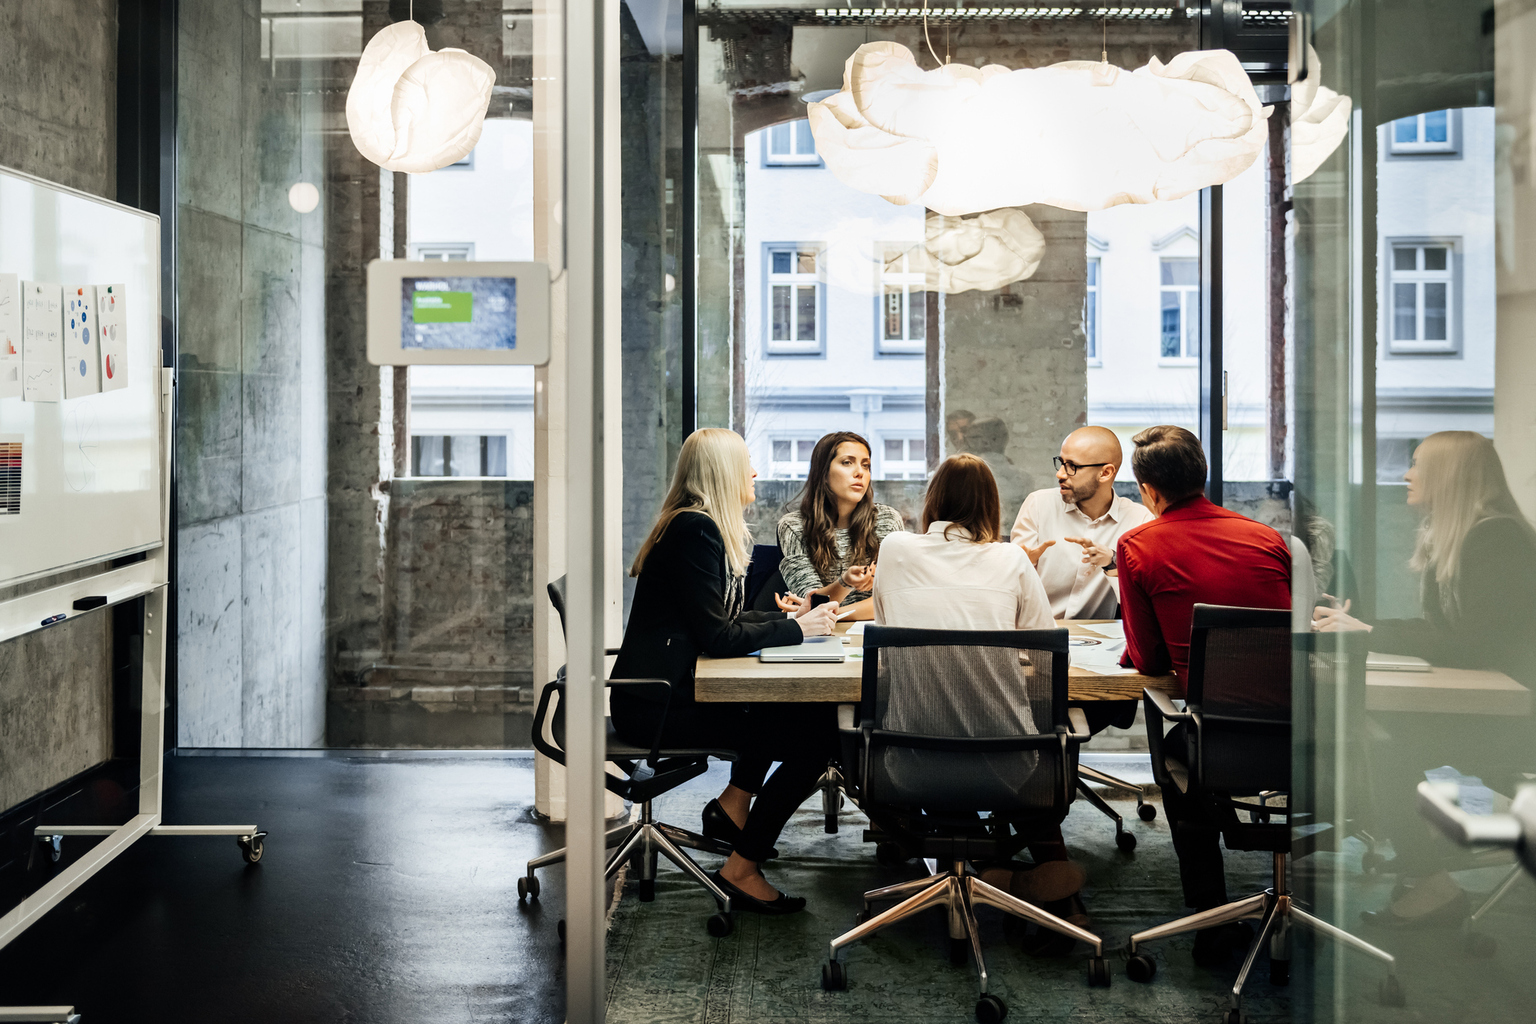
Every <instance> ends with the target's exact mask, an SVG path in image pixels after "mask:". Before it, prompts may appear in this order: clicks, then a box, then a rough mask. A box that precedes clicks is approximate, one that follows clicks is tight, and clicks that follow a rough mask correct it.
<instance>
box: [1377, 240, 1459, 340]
mask: <svg viewBox="0 0 1536 1024" xmlns="http://www.w3.org/2000/svg"><path fill="white" fill-rule="evenodd" d="M1461 242H1462V239H1461V238H1460V237H1457V236H1450V235H1440V236H1425V235H1411V236H1406V237H1390V238H1383V239H1382V240H1381V262H1382V274H1381V298H1380V303H1381V305H1380V307H1379V308H1380V310H1381V315H1380V318H1379V320H1380V335H1381V344H1380V350H1381V352H1382V354H1383V355H1385V356H1387V357H1389V358H1394V359H1403V358H1408V359H1415V358H1422V357H1425V356H1431V357H1436V358H1440V359H1446V358H1450V359H1459V358H1461V356H1462V330H1461V304H1462V274H1461V270H1462V262H1461V255H1462V253H1461ZM1408 247H1412V248H1415V249H1417V250H1418V251H1419V252H1420V253H1422V252H1423V251H1424V249H1425V248H1437V247H1438V248H1444V249H1445V250H1446V254H1445V270H1443V271H1432V270H1418V269H1415V270H1412V271H1406V270H1397V269H1396V267H1395V263H1396V260H1395V258H1394V257H1395V255H1396V252H1397V250H1398V249H1401V248H1408ZM1422 261H1423V256H1422V255H1419V256H1415V257H1414V263H1415V264H1418V263H1421V262H1422ZM1405 275H1411V276H1409V277H1408V278H1407V280H1400V277H1402V276H1405ZM1431 275H1433V276H1431ZM1410 283H1411V284H1416V285H1419V286H1420V287H1419V288H1417V289H1416V302H1415V310H1414V326H1415V333H1417V334H1421V335H1422V334H1423V332H1424V292H1423V288H1422V286H1423V285H1424V284H1426V283H1432V284H1437V283H1444V284H1445V286H1446V289H1445V338H1444V339H1443V340H1439V339H1437V340H1434V341H1425V340H1423V339H1422V338H1415V339H1413V340H1402V341H1400V340H1398V339H1397V338H1396V337H1395V335H1396V333H1397V331H1396V327H1397V324H1396V320H1397V317H1396V312H1395V310H1396V307H1395V305H1394V303H1393V299H1392V296H1393V291H1394V287H1395V286H1396V285H1397V284H1410Z"/></svg>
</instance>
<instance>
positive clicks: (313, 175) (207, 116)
mask: <svg viewBox="0 0 1536 1024" xmlns="http://www.w3.org/2000/svg"><path fill="white" fill-rule="evenodd" d="M180 19H181V20H180V27H179V33H180V39H179V51H180V53H179V65H180V67H179V74H180V80H181V95H180V99H179V108H178V114H177V116H178V120H179V126H178V132H179V138H178V140H177V143H178V154H177V156H178V165H177V169H178V174H179V176H180V178H179V181H178V192H179V206H178V211H177V212H178V217H179V223H178V233H177V240H176V246H177V259H178V263H179V267H180V274H181V277H180V287H179V291H178V303H179V309H178V315H179V317H180V346H181V347H180V365H179V367H178V370H179V373H178V381H179V385H180V409H179V417H178V423H177V453H178V463H177V490H178V509H177V513H178V526H179V533H178V537H179V549H178V558H179V565H178V581H179V592H178V601H179V605H178V607H179V621H178V623H177V627H178V637H177V644H178V648H177V654H178V669H179V671H178V686H179V689H178V700H179V704H178V733H179V734H178V737H177V740H178V742H179V743H181V744H183V745H186V746H196V747H208V746H233V747H239V746H246V747H288V746H297V747H302V746H313V745H315V744H318V743H319V742H320V741H321V740H322V738H323V735H324V723H325V677H324V646H323V636H324V629H325V622H324V600H325V587H326V579H325V536H326V505H327V502H326V474H327V454H326V446H325V438H326V423H325V418H324V416H325V407H326V402H325V380H326V366H325V364H324V356H323V354H324V348H323V346H324V344H325V324H326V299H325V292H324V269H325V258H326V257H325V249H324V241H325V237H324V233H323V232H324V225H325V224H326V222H327V220H328V218H329V217H330V216H331V204H330V203H329V202H327V201H322V203H321V205H320V207H319V208H318V209H316V210H314V211H313V212H311V213H309V214H299V213H297V212H296V211H294V209H293V208H292V207H291V206H290V205H289V204H288V189H289V187H290V186H291V185H292V184H294V183H295V182H298V181H310V182H314V183H317V184H318V183H320V182H322V181H323V180H324V172H323V162H322V154H321V143H320V134H319V128H320V110H319V99H318V97H317V96H316V95H315V93H314V91H313V89H312V88H311V89H305V88H304V86H305V83H304V82H303V81H296V80H294V79H291V78H286V77H275V76H274V75H273V74H272V73H271V71H270V69H269V68H268V67H267V65H265V64H263V63H262V61H261V60H260V35H259V32H260V21H259V5H258V4H255V3H242V4H238V5H237V4H231V3H228V2H220V0H183V2H182V4H181V7H180Z"/></svg>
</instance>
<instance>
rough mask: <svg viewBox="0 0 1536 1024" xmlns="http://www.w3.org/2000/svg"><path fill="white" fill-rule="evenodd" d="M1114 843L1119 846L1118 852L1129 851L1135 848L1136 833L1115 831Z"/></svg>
mask: <svg viewBox="0 0 1536 1024" xmlns="http://www.w3.org/2000/svg"><path fill="white" fill-rule="evenodd" d="M1115 845H1116V846H1118V847H1120V852H1121V853H1130V852H1131V851H1133V850H1135V849H1136V833H1134V832H1117V833H1115Z"/></svg>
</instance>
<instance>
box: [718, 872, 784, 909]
mask: <svg viewBox="0 0 1536 1024" xmlns="http://www.w3.org/2000/svg"><path fill="white" fill-rule="evenodd" d="M709 880H710V881H712V882H714V883H715V884H716V885H718V886H719V887H720V889H721V891H723V892H724V893H725V894H726V895H727V896H729V897H730V898H731V909H732V910H745V911H747V912H748V913H752V914H766V915H768V916H770V917H782V916H784V915H785V914H798V913H800V911H802V910H804V909H805V897H804V896H786V895H784V894H783V893H782V892H781V893H779V898H778V899H776V900H773V901H771V902H764V901H763V900H760V899H758V898H757V897H756V896H750V895H748V894H747V893H744V892H742V891H741V890H740V889H738V888H736V887H735V886H734V885H732V884H731V883H730V882H727V881H726V880H725V878H724V877H723V876H722V875H721V874H720V872H718V871H715V872H713V873H711V874H710V876H709Z"/></svg>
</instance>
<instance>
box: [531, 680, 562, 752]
mask: <svg viewBox="0 0 1536 1024" xmlns="http://www.w3.org/2000/svg"><path fill="white" fill-rule="evenodd" d="M564 671H565V670H564V669H563V668H562V669H561V672H562V675H561V677H560V678H557V679H556V680H555V681H554V682H552V683H550V684H549V685H548V686H546V687H544V692H543V693H541V694H539V706H538V708H537V709H536V710H535V711H534V712H533V749H534V750H537V751H538V752H539V753H541V754H543V755H544V756H545V757H547V758H549V759H550V760H551V761H553V762H555V763H556V764H565V751H563V750H561V749H560V748H559V747H557V746H555V745H554V744H553V743H550V742H549V741H548V740H546V739H545V738H544V720H545V718H546V717H547V716H548V715H549V704H550V701H552V700H553V699H554V697H555V694H556V693H562V696H563V692H562V691H564V690H565V680H564V675H563V673H564Z"/></svg>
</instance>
